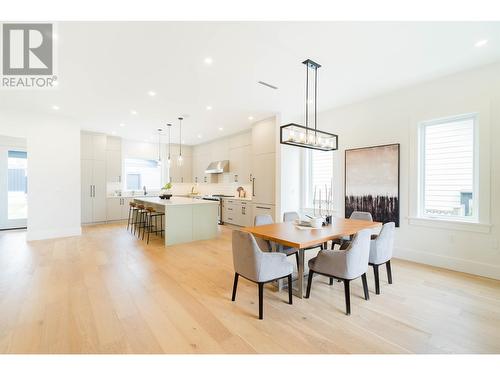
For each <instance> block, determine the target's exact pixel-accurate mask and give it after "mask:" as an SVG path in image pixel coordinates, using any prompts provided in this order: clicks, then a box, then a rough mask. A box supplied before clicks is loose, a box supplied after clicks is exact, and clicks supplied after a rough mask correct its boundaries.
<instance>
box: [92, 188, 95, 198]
mask: <svg viewBox="0 0 500 375" xmlns="http://www.w3.org/2000/svg"><path fill="white" fill-rule="evenodd" d="M92 190H93V191H94V193H93V197H94V198H95V185H92Z"/></svg>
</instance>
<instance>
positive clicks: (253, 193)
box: [252, 177, 255, 197]
mask: <svg viewBox="0 0 500 375" xmlns="http://www.w3.org/2000/svg"><path fill="white" fill-rule="evenodd" d="M252 196H254V197H255V177H254V178H252Z"/></svg>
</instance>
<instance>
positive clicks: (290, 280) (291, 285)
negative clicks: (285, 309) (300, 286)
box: [288, 274, 293, 305]
mask: <svg viewBox="0 0 500 375" xmlns="http://www.w3.org/2000/svg"><path fill="white" fill-rule="evenodd" d="M292 288H293V284H292V274H290V275H288V303H289V304H290V305H291V304H292V294H293V293H292V292H293V291H292Z"/></svg>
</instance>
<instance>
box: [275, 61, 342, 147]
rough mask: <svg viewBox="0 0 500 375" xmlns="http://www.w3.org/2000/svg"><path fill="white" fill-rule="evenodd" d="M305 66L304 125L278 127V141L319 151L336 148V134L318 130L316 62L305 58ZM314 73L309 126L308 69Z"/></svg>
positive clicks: (291, 124) (317, 66)
mask: <svg viewBox="0 0 500 375" xmlns="http://www.w3.org/2000/svg"><path fill="white" fill-rule="evenodd" d="M302 64H304V65H305V66H306V126H302V125H298V124H294V123H290V124H286V125H283V126H281V127H280V143H281V144H284V145H290V146H297V147H304V148H310V149H313V150H321V151H334V150H337V149H338V146H339V144H338V143H339V140H338V139H339V137H338V136H337V135H336V134H332V133H328V132H325V131H321V130H318V121H317V119H318V104H317V98H318V69H319V68H320V67H321V65H319V64H318V63H316V62H314V61H312V60H310V59H307V60H306V61H303V62H302ZM310 70H311V71H312V72H313V73H314V100H313V103H314V128H312V127H309V104H311V103H310V102H309V71H310Z"/></svg>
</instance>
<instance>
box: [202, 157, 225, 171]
mask: <svg viewBox="0 0 500 375" xmlns="http://www.w3.org/2000/svg"><path fill="white" fill-rule="evenodd" d="M227 172H229V160H220V161H213V162H211V163H210V164H209V165H208V167H207V169H206V170H205V173H210V174H216V173H227Z"/></svg>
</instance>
